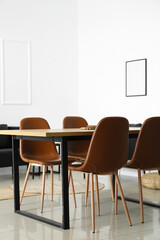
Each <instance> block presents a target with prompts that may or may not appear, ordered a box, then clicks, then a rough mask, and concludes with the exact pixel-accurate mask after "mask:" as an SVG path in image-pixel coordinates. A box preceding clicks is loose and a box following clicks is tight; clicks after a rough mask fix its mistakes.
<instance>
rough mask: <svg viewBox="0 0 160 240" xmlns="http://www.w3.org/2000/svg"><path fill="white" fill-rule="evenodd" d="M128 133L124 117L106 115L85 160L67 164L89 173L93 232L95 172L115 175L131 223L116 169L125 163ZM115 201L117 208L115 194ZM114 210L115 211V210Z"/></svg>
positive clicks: (97, 128)
mask: <svg viewBox="0 0 160 240" xmlns="http://www.w3.org/2000/svg"><path fill="white" fill-rule="evenodd" d="M128 133H129V123H128V120H127V119H126V118H122V117H107V118H104V119H102V120H101V121H100V122H99V123H98V125H97V127H96V129H95V132H94V134H93V137H92V139H91V143H90V146H89V150H88V153H87V156H86V161H85V162H84V163H81V164H79V166H77V165H69V166H68V167H69V169H70V170H75V171H82V172H89V173H90V176H91V210H92V231H93V232H95V217H94V193H93V192H94V190H93V189H94V181H93V174H95V176H96V177H97V174H114V175H115V176H116V188H117V184H118V186H119V190H120V193H121V198H122V201H123V204H124V208H125V211H126V215H127V218H128V221H129V224H130V225H132V224H131V220H130V217H129V213H128V209H127V206H126V203H125V199H124V196H123V191H122V188H121V185H120V181H119V178H118V170H119V169H120V168H121V167H123V166H124V165H125V164H126V162H127V158H128ZM96 184H97V180H96ZM116 192H117V191H116ZM115 201H116V205H115V206H116V207H115V209H117V195H116V196H115ZM115 212H116V213H117V210H115Z"/></svg>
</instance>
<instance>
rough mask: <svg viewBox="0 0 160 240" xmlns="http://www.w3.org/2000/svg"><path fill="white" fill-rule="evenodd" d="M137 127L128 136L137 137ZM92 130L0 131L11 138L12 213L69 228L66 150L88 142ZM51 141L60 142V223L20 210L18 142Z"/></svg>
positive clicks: (130, 129) (0, 133) (131, 129)
mask: <svg viewBox="0 0 160 240" xmlns="http://www.w3.org/2000/svg"><path fill="white" fill-rule="evenodd" d="M139 130H140V128H139V127H130V128H129V136H131V137H137V136H138V133H139ZM93 133H94V129H81V128H67V129H23V130H0V135H11V136H12V159H13V185H14V212H15V213H17V214H20V215H23V216H26V217H29V218H32V219H35V220H38V221H41V222H44V223H47V224H50V225H53V226H55V227H58V228H62V229H69V228H70V218H69V194H68V148H67V144H68V142H69V141H77V140H89V139H91V138H92V135H93ZM20 140H26V141H28V140H33V141H52V142H61V169H62V172H61V175H62V221H61V222H58V221H54V220H52V219H49V218H46V217H44V216H42V215H41V216H40V215H37V214H34V213H31V212H28V211H24V210H21V208H20V187H19V165H18V161H17V159H18V155H19V141H20Z"/></svg>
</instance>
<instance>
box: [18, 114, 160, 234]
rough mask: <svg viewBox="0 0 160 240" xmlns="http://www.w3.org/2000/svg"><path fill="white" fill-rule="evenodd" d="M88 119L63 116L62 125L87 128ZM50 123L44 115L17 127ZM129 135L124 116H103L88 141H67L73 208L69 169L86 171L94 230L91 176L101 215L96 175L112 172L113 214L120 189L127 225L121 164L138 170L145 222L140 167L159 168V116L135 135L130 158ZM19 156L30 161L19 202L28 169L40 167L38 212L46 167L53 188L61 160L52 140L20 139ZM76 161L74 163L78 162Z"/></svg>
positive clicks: (151, 119) (41, 126)
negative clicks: (55, 169)
mask: <svg viewBox="0 0 160 240" xmlns="http://www.w3.org/2000/svg"><path fill="white" fill-rule="evenodd" d="M87 125H88V123H87V121H86V120H85V119H83V118H80V117H66V118H65V119H64V120H63V128H77V127H86V126H87ZM49 128H50V127H49V124H48V123H47V121H46V120H45V119H43V118H25V119H23V120H22V121H21V123H20V129H49ZM128 134H129V123H128V120H127V119H126V118H123V117H106V118H103V119H102V120H100V122H99V123H98V125H97V127H96V129H95V131H94V134H93V137H92V139H91V141H88V140H85V141H75V142H74V141H71V142H69V144H68V154H69V155H68V164H69V165H68V169H69V182H70V183H71V187H72V194H73V198H74V203H75V207H76V198H75V192H74V182H73V178H72V171H80V172H84V173H87V184H86V196H85V204H87V197H88V184H89V175H90V184H91V213H92V231H93V232H95V210H94V180H93V178H94V176H95V185H96V192H97V194H96V196H97V209H98V215H100V207H99V191H98V175H100V174H103V175H104V174H105V175H109V176H110V177H111V176H112V175H115V196H114V194H113V185H112V181H111V190H112V191H111V192H112V199H113V201H114V200H115V214H117V191H118V189H119V191H120V194H121V199H122V202H123V205H124V209H125V212H126V215H127V219H128V222H129V225H130V226H131V225H132V223H131V219H130V216H129V212H128V208H127V205H126V202H125V198H124V194H123V190H122V187H121V184H120V180H119V177H118V170H119V169H121V168H122V167H132V168H135V169H137V170H138V182H139V198H140V212H141V222H142V223H143V222H144V213H143V195H142V183H141V170H152V169H158V170H160V161H159V156H160V148H159V142H160V141H159V140H160V117H152V118H149V119H147V120H146V121H145V122H144V123H143V125H142V127H141V130H140V133H139V135H138V139H137V143H136V147H135V151H134V154H133V157H132V159H131V161H129V162H127V160H128ZM20 155H21V158H22V160H24V161H26V162H28V163H29V166H28V170H27V174H26V178H25V182H24V186H23V189H22V194H21V198H20V203H21V202H22V198H23V195H24V191H25V188H26V184H27V179H28V176H29V172H30V168H31V166H32V165H35V164H40V165H42V166H43V177H42V194H41V212H43V202H44V189H45V168H46V166H50V167H51V186H52V187H53V166H54V165H60V164H61V159H60V156H59V154H58V153H57V150H56V146H55V144H54V143H53V142H37V141H24V140H21V141H20ZM77 161H78V163H77V164H73V163H75V162H77ZM52 187H51V200H53V188H52Z"/></svg>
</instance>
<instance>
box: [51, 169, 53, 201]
mask: <svg viewBox="0 0 160 240" xmlns="http://www.w3.org/2000/svg"><path fill="white" fill-rule="evenodd" d="M51 201H53V166H51Z"/></svg>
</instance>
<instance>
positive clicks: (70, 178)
mask: <svg viewBox="0 0 160 240" xmlns="http://www.w3.org/2000/svg"><path fill="white" fill-rule="evenodd" d="M69 183H71V189H72V195H73V201H74V206H75V208H76V207H77V203H76V196H75V191H74V183H73V178H72V172H71V170H69ZM69 183H68V185H69Z"/></svg>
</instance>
